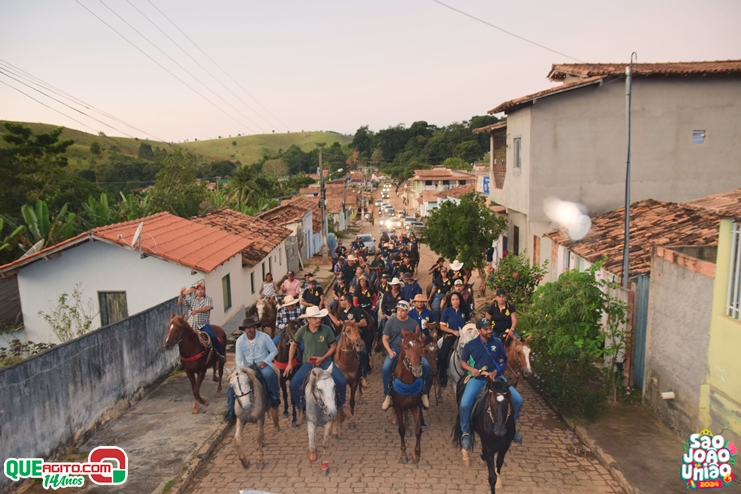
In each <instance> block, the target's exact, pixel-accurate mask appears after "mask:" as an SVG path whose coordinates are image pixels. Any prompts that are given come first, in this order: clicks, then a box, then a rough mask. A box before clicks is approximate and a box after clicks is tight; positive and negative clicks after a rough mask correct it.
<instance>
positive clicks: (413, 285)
mask: <svg viewBox="0 0 741 494" xmlns="http://www.w3.org/2000/svg"><path fill="white" fill-rule="evenodd" d="M401 279H402V280H403V281H404V286H402V287H401V294H402V295H403V296H404V300H406V301H407V302H411V301H412V299H413V298H414V296H415V295H417V294H418V293H422V287H421V286H419V283H417V280H415V279H414V278H413V277H412V273H404V275H403V276H402V277H401Z"/></svg>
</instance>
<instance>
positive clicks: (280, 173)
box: [262, 158, 288, 178]
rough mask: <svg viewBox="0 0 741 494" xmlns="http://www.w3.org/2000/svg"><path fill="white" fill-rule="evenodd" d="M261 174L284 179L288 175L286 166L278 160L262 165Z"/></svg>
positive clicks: (268, 161)
mask: <svg viewBox="0 0 741 494" xmlns="http://www.w3.org/2000/svg"><path fill="white" fill-rule="evenodd" d="M262 172H263V173H266V174H268V175H272V176H274V177H278V178H280V177H285V176H286V175H288V164H287V163H286V162H285V161H283V160H282V159H280V158H276V159H271V160H267V161H266V162H265V163H263V164H262Z"/></svg>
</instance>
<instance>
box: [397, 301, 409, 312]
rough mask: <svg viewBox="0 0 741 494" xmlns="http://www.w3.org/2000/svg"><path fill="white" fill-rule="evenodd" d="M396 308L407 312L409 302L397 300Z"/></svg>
mask: <svg viewBox="0 0 741 494" xmlns="http://www.w3.org/2000/svg"><path fill="white" fill-rule="evenodd" d="M396 308H397V309H404V310H409V302H407V301H406V300H399V301H398V302H396Z"/></svg>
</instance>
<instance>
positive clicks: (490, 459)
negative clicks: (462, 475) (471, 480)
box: [453, 375, 516, 494]
mask: <svg viewBox="0 0 741 494" xmlns="http://www.w3.org/2000/svg"><path fill="white" fill-rule="evenodd" d="M514 381H515V380H513V381H510V382H505V381H503V380H502V379H499V378H495V379H492V378H490V377H487V378H486V387H485V388H484V389H486V397H485V399H484V403H483V406H479V407H476V404H475V403H474V409H473V412H472V413H473V417H471V422H470V423H471V426H472V427H473V429H474V430H475V431H476V433H477V434H478V435H479V437H480V438H481V459H482V460H484V461H485V462H486V465H487V466H488V467H489V487H490V488H491V494H495V489H496V486H497V476H498V475H501V473H502V465H503V464H504V456H505V455H506V454H507V450H509V447H510V445H511V444H512V440H513V439H514V437H515V404H514V402H513V401H512V395H511V393H510V391H509V388H510V386H512V385H514V384H516V382H514ZM465 388H466V377H465V375H464V376H463V377H462V378H461V380H460V381H459V383H458V389H457V393H456V395H457V396H456V398H457V400H458V405H460V403H461V397H462V396H463V391H464V390H465ZM462 435H463V431H461V427H460V414H459V415H458V416H456V418H455V426H454V427H453V445H454V446H455V447H457V448H460V447H461V437H462ZM474 437H475V435H474V434H471V448H473V444H474ZM462 453H463V462H464V463H465V464H466V466H470V459H469V457H468V450H467V449H463V450H462ZM495 453H496V454H497V459H496V468H495V465H494V454H495Z"/></svg>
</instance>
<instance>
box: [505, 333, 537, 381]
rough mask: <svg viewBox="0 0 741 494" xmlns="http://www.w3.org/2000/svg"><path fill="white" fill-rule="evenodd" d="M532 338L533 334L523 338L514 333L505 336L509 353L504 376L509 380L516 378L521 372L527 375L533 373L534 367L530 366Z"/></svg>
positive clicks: (506, 348)
mask: <svg viewBox="0 0 741 494" xmlns="http://www.w3.org/2000/svg"><path fill="white" fill-rule="evenodd" d="M531 338H532V336H528V337H527V338H526V339H524V340H523V339H522V338H518V337H516V336H514V335H512V337H505V339H504V348H505V351H506V353H507V368H506V369H505V371H504V377H505V378H506V379H507V380H508V381H511V380H512V379H514V378H515V377H516V376H518V375H519V374H520V372H522V375H524V376H525V377H530V375H531V374H532V373H533V369H532V367H530V352H531V350H530V339H531Z"/></svg>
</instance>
